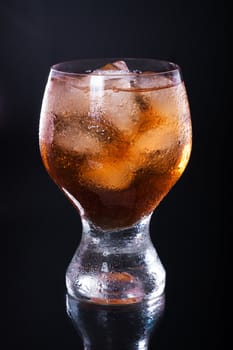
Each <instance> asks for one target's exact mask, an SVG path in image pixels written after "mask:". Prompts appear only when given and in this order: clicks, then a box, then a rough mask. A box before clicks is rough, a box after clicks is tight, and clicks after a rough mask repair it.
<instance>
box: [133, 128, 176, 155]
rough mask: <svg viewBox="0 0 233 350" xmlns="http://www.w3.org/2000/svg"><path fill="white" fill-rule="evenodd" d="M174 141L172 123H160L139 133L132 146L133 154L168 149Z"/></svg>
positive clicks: (174, 135)
mask: <svg viewBox="0 0 233 350" xmlns="http://www.w3.org/2000/svg"><path fill="white" fill-rule="evenodd" d="M174 142H176V134H175V130H174V129H173V127H172V125H161V126H159V127H157V128H153V129H149V130H147V131H145V132H143V133H139V134H138V136H137V138H136V139H135V140H134V144H133V145H132V148H133V152H134V153H135V154H145V153H151V152H155V151H158V150H164V149H169V148H170V147H171V146H172V145H173V144H174Z"/></svg>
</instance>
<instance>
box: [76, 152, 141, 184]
mask: <svg viewBox="0 0 233 350" xmlns="http://www.w3.org/2000/svg"><path fill="white" fill-rule="evenodd" d="M134 170H135V168H134V166H133V164H132V163H130V162H129V161H128V160H122V159H113V158H110V157H109V158H102V159H99V160H97V159H95V160H94V159H89V160H87V162H86V166H85V168H84V169H83V171H82V176H83V181H85V182H88V183H89V184H90V185H92V186H95V187H100V188H103V189H108V190H109V189H110V190H123V189H125V188H127V187H128V186H129V185H130V183H131V181H132V179H133V176H134Z"/></svg>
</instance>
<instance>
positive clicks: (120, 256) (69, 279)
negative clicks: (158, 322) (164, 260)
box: [66, 216, 165, 305]
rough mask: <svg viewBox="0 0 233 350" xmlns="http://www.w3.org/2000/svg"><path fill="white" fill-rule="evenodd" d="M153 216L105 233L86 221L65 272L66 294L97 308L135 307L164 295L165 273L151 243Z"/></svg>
mask: <svg viewBox="0 0 233 350" xmlns="http://www.w3.org/2000/svg"><path fill="white" fill-rule="evenodd" d="M149 223H150V216H149V217H147V218H145V219H143V220H142V221H141V222H139V223H137V224H136V225H135V226H132V227H130V228H125V229H122V230H115V231H102V230H100V229H99V228H96V227H95V226H94V225H91V224H90V223H89V222H87V221H83V234H82V239H81V242H80V244H79V247H78V249H77V251H76V252H75V255H74V257H73V259H72V261H71V263H70V265H69V266H68V269H67V272H66V286H67V292H68V294H69V295H71V296H72V297H73V298H75V299H78V300H83V301H87V302H91V303H95V304H103V305H106V304H111V305H114V304H116V305H119V304H132V303H138V302H141V301H143V300H150V299H154V298H157V297H158V296H160V295H162V294H163V292H164V288H165V270H164V268H163V266H162V264H161V262H160V259H159V257H158V254H157V252H156V250H155V248H154V246H153V244H152V242H151V239H150V234H149Z"/></svg>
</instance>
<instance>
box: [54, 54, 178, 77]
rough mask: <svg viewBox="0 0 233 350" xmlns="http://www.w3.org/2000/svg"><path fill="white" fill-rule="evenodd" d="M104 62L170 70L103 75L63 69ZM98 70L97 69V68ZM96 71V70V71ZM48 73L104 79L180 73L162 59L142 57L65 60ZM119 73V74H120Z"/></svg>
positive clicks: (174, 64) (174, 66)
mask: <svg viewBox="0 0 233 350" xmlns="http://www.w3.org/2000/svg"><path fill="white" fill-rule="evenodd" d="M101 60H102V61H106V63H105V64H107V63H112V62H116V61H128V62H129V61H133V62H137V61H138V62H147V63H150V62H151V63H154V64H155V63H156V64H158V65H159V64H160V65H167V66H170V68H167V69H162V70H161V71H157V72H154V71H145V72H143V71H142V72H141V73H140V67H139V68H138V69H135V70H134V71H129V72H123V71H117V73H112V72H113V71H111V73H107V74H106V73H104V72H106V71H104V70H103V73H101V70H100V69H99V71H98V72H95V71H92V70H86V71H84V72H71V71H68V70H67V69H64V68H62V67H64V66H65V65H75V64H78V63H80V64H82V63H85V62H90V63H91V62H92V63H94V62H96V61H101ZM97 69H98V68H97ZM97 69H96V70H97ZM50 71H51V72H52V73H55V74H58V75H68V76H82V77H85V76H90V75H91V76H104V77H123V76H137V77H138V76H140V75H141V74H143V77H145V76H148V77H152V76H158V75H165V74H175V73H181V69H180V66H179V65H178V64H176V63H174V62H171V61H168V60H163V59H155V58H144V57H136V58H131V57H109V58H108V57H102V58H80V59H74V60H67V61H62V62H59V63H55V64H53V65H52V66H51V67H50ZM120 72H121V73H120Z"/></svg>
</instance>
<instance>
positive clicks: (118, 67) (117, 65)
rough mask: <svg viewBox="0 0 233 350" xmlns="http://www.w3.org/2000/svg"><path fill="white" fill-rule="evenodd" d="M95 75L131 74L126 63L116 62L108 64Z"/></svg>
mask: <svg viewBox="0 0 233 350" xmlns="http://www.w3.org/2000/svg"><path fill="white" fill-rule="evenodd" d="M93 73H94V74H101V75H103V74H106V75H108V74H125V73H129V68H128V66H127V64H126V63H125V62H124V61H116V62H113V63H107V64H106V65H105V66H103V67H101V68H98V69H95V70H94V71H93Z"/></svg>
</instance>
